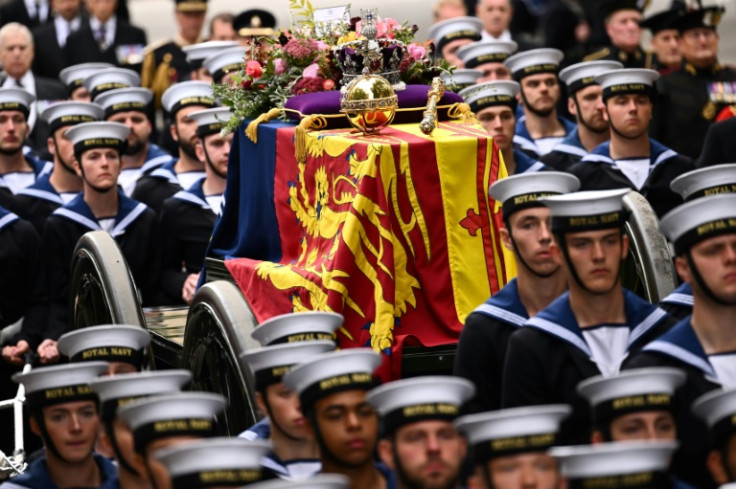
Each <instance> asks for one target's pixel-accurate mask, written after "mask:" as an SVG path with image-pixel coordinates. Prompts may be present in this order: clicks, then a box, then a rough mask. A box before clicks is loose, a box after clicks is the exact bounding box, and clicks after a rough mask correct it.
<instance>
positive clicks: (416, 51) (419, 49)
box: [406, 42, 427, 61]
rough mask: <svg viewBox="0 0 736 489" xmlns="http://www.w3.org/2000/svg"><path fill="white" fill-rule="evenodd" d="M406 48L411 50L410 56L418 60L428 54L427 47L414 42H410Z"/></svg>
mask: <svg viewBox="0 0 736 489" xmlns="http://www.w3.org/2000/svg"><path fill="white" fill-rule="evenodd" d="M406 49H407V51H409V56H411V57H412V58H414V60H416V61H419V60H420V59H423V58H424V57H425V56H426V55H427V48H425V47H424V46H422V45H420V44H417V43H414V42H413V43H411V44H409V45H408V46H407V47H406Z"/></svg>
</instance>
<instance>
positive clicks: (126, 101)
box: [95, 87, 153, 119]
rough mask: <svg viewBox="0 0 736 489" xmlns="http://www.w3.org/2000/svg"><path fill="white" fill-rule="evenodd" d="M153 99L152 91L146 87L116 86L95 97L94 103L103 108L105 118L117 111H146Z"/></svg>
mask: <svg viewBox="0 0 736 489" xmlns="http://www.w3.org/2000/svg"><path fill="white" fill-rule="evenodd" d="M151 100H153V92H152V91H151V90H150V89H148V88H141V87H130V88H116V89H114V90H110V91H107V92H104V93H101V94H100V95H98V96H97V97H95V103H96V104H100V105H101V106H102V108H103V109H104V110H105V119H108V118H109V117H110V116H111V115H113V114H117V113H118V112H128V111H131V110H134V111H137V112H144V113H145V112H146V109H147V108H148V104H150V103H151Z"/></svg>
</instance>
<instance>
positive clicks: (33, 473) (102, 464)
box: [0, 454, 120, 489]
mask: <svg viewBox="0 0 736 489" xmlns="http://www.w3.org/2000/svg"><path fill="white" fill-rule="evenodd" d="M94 457H95V462H96V463H97V465H98V467H99V468H100V475H101V478H102V484H101V485H100V486H99V489H118V488H119V487H120V484H119V482H118V470H117V468H116V467H115V465H113V463H112V462H110V461H109V460H107V459H106V458H105V457H102V456H100V455H97V454H95V455H94ZM58 487H59V486H57V485H56V484H55V483H54V481H53V480H51V476H50V475H49V472H48V470H47V468H46V457H45V456H43V457H41V458H39V459H38V460H36V461H35V462H33V463H32V464H31V465H30V466H29V467H28V470H26V471H25V472H24V473H22V474H21V475H19V476H18V477H15V478H13V479H11V480H9V481H8V482H4V483H3V484H0V488H2V489H58Z"/></svg>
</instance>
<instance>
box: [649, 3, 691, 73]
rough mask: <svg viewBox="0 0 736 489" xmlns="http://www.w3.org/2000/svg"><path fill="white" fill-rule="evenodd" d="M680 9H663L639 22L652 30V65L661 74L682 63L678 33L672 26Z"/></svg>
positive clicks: (679, 13)
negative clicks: (653, 56)
mask: <svg viewBox="0 0 736 489" xmlns="http://www.w3.org/2000/svg"><path fill="white" fill-rule="evenodd" d="M680 15H682V11H681V10H665V11H663V12H660V13H658V14H656V15H652V16H651V17H648V18H646V19H644V20H643V21H642V22H641V26H642V27H643V28H645V29H649V30H650V31H651V32H652V39H651V41H650V44H651V46H652V51H654V55H655V58H654V66H653V68H655V69H656V70H657V71H659V73H660V74H661V75H664V74H666V73H669V72H670V71H673V70H676V69H677V68H679V67H680V64H681V63H682V54H680V47H679V43H680V34H679V33H678V32H677V29H676V28H675V26H674V21H675V19H677V18H678V17H679V16H680Z"/></svg>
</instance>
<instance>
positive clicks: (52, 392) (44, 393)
mask: <svg viewBox="0 0 736 489" xmlns="http://www.w3.org/2000/svg"><path fill="white" fill-rule="evenodd" d="M106 370H107V362H85V363H69V364H66V365H54V366H51V367H40V368H37V369H35V370H31V371H30V372H26V373H17V374H14V375H13V377H12V378H13V381H15V382H17V383H19V384H23V387H24V388H25V390H26V405H27V406H28V408H29V409H31V410H33V409H37V408H40V407H43V406H50V405H52V404H62V403H66V402H77V401H88V400H90V401H97V396H96V395H95V393H94V392H92V390H90V388H89V385H88V383H89V382H90V381H91V380H92V379H94V378H96V377H99V375H100V374H102V373H103V372H105V371H106Z"/></svg>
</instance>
